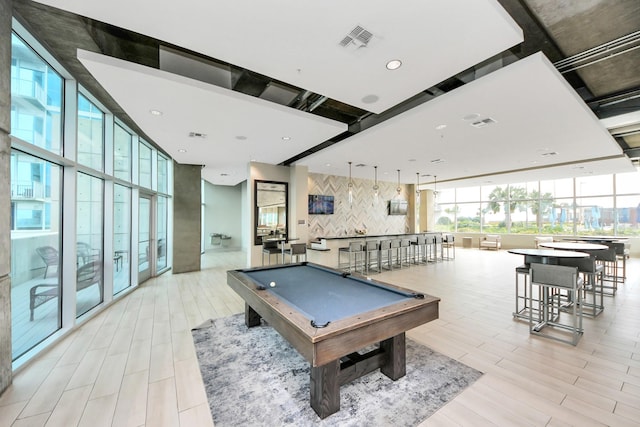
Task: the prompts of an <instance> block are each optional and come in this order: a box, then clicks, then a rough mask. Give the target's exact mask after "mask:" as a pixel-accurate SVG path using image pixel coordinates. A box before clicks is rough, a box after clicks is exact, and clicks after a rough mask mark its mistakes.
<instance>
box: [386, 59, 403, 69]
mask: <svg viewBox="0 0 640 427" xmlns="http://www.w3.org/2000/svg"><path fill="white" fill-rule="evenodd" d="M401 66H402V61H400V60H399V59H392V60H391V61H389V62H387V70H397V69H398V68H400V67H401Z"/></svg>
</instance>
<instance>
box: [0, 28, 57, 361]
mask: <svg viewBox="0 0 640 427" xmlns="http://www.w3.org/2000/svg"><path fill="white" fill-rule="evenodd" d="M11 53H12V56H11V134H12V136H15V137H17V138H20V139H21V140H22V141H23V142H25V143H27V145H28V144H32V145H34V146H37V147H39V148H42V149H44V150H47V151H48V152H51V153H52V154H54V155H59V154H61V151H62V105H63V88H64V81H63V79H62V77H61V76H60V74H59V73H57V72H56V71H55V70H54V69H53V68H52V67H51V66H50V65H49V64H48V63H47V62H46V61H45V60H44V59H43V58H42V57H41V56H39V55H38V54H36V52H35V51H34V50H33V49H31V47H29V46H28V45H27V43H25V41H24V40H23V39H22V38H20V37H18V35H16V34H15V33H13V34H12V35H11ZM61 185H62V169H61V167H60V166H58V165H57V164H55V163H53V162H51V161H47V160H46V159H43V158H38V157H36V156H33V155H30V154H28V153H25V152H22V151H18V150H12V151H11V307H12V309H11V322H12V329H13V331H12V356H13V358H14V359H16V358H17V357H19V356H21V355H22V354H24V353H26V352H27V351H29V350H30V349H31V348H33V347H34V346H36V345H37V344H38V343H40V342H41V341H43V340H44V339H46V338H47V337H49V336H50V335H51V334H53V333H54V332H55V331H57V330H58V329H60V327H61V323H62V320H61V319H62V318H61V316H62V314H61V305H60V298H59V294H60V289H61V285H62V282H61V270H60V269H59V266H60V265H61V264H60V263H61V259H62V244H61V235H60V230H61V229H62V227H61V213H60V208H61V188H62V187H61Z"/></svg>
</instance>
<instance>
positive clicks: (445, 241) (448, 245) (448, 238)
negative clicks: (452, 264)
mask: <svg viewBox="0 0 640 427" xmlns="http://www.w3.org/2000/svg"><path fill="white" fill-rule="evenodd" d="M445 249H446V250H447V256H446V257H445V256H444V250H445ZM449 250H451V253H452V254H453V255H451V254H450V253H449ZM442 259H446V260H452V259H456V244H455V237H454V235H453V234H445V235H443V238H442Z"/></svg>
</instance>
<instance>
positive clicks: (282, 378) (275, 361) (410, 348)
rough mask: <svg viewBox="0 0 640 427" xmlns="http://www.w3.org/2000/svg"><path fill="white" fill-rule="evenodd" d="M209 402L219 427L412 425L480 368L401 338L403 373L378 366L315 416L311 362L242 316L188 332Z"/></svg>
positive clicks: (475, 375) (475, 376)
mask: <svg viewBox="0 0 640 427" xmlns="http://www.w3.org/2000/svg"><path fill="white" fill-rule="evenodd" d="M192 335H193V341H194V343H195V347H196V353H197V355H198V361H199V363H200V372H201V373H202V378H203V380H204V384H205V388H206V392H207V397H208V399H209V407H210V408H211V414H212V415H213V420H214V423H215V425H216V427H224V426H311V425H317V426H335V425H339V426H371V425H375V426H387V425H389V426H415V425H417V424H419V423H420V422H422V421H424V420H425V419H426V418H428V417H429V416H430V415H431V414H433V413H434V412H435V411H437V410H438V409H439V408H440V407H441V406H442V405H444V404H445V403H447V402H448V401H449V400H451V399H453V398H454V397H455V396H456V395H457V394H458V393H460V392H461V391H462V390H464V388H465V387H467V386H468V385H470V384H471V383H473V382H474V381H475V380H476V379H478V378H479V377H480V376H481V375H482V373H481V372H479V371H476V370H475V369H472V368H470V367H468V366H466V365H463V364H462V363H459V362H457V361H455V360H453V359H450V358H449V357H447V356H444V355H442V354H440V353H437V352H435V351H433V350H431V349H429V348H427V347H425V346H423V345H420V344H418V343H416V342H414V341H412V340H411V339H407V375H406V376H404V377H403V378H400V379H399V380H397V381H392V380H390V379H389V378H388V377H386V376H385V375H383V374H381V373H380V371H375V372H373V373H371V374H369V375H366V376H364V377H362V378H359V379H357V380H355V381H353V382H352V383H349V384H345V385H343V386H342V387H341V388H340V411H339V412H337V413H335V414H333V415H331V416H329V417H327V418H325V419H324V420H321V419H320V418H319V417H318V416H317V415H316V413H315V412H314V410H313V409H312V408H311V406H310V404H309V363H308V362H307V361H306V360H305V359H304V358H303V357H302V356H300V355H299V354H298V352H297V351H296V350H295V349H294V348H293V347H291V346H290V345H289V343H288V342H287V341H286V340H285V339H284V338H282V337H281V336H280V335H279V334H278V333H277V332H276V331H275V330H274V329H273V328H271V327H269V326H267V325H264V324H263V325H262V326H258V327H254V328H250V329H249V328H247V327H246V326H245V325H244V315H243V314H238V315H234V316H230V317H226V318H223V319H216V320H210V321H207V322H205V323H204V324H203V325H201V326H200V327H198V328H196V329H194V330H193V331H192Z"/></svg>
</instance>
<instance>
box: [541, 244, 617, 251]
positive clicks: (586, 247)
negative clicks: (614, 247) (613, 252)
mask: <svg viewBox="0 0 640 427" xmlns="http://www.w3.org/2000/svg"><path fill="white" fill-rule="evenodd" d="M538 246H541V247H543V248H549V249H560V250H563V251H601V250H606V249H609V246H607V245H601V244H598V243H584V242H540V243H538Z"/></svg>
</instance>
